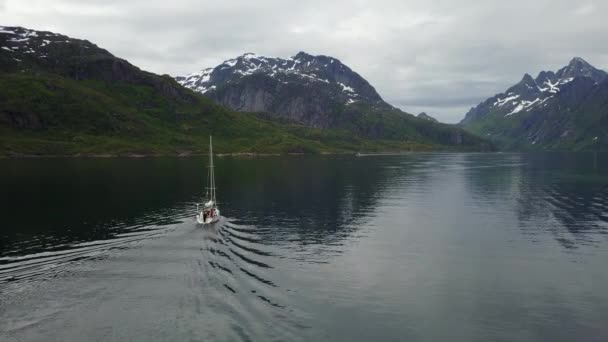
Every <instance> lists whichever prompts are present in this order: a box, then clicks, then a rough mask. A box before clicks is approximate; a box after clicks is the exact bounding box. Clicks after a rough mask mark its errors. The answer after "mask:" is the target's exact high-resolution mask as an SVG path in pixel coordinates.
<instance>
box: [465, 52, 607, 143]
mask: <svg viewBox="0 0 608 342" xmlns="http://www.w3.org/2000/svg"><path fill="white" fill-rule="evenodd" d="M607 82H608V74H607V73H606V72H604V71H602V70H599V69H597V68H595V67H593V66H592V65H591V64H589V63H587V62H586V61H585V60H583V59H582V58H580V57H575V58H573V59H572V60H571V61H570V63H569V64H568V65H566V66H565V67H563V68H561V69H559V70H558V71H557V72H553V71H542V72H540V73H539V74H538V76H537V77H536V78H532V76H530V75H529V74H525V75H524V77H523V78H522V80H521V81H520V82H519V83H517V84H516V85H514V86H512V87H510V88H509V89H507V91H505V92H504V93H500V94H497V95H495V96H493V97H491V98H489V99H487V100H485V101H484V102H482V103H480V104H479V105H477V106H476V107H474V108H471V110H469V112H468V113H467V114H466V115H465V118H464V119H463V120H462V121H461V123H460V124H461V125H463V126H465V127H467V128H468V129H470V130H472V131H474V132H475V133H478V134H480V135H483V136H487V137H494V138H496V139H499V140H505V141H507V142H508V143H509V144H515V145H526V144H528V145H537V144H538V145H545V146H546V145H547V144H557V145H560V144H562V145H563V143H564V141H566V140H568V139H573V137H574V132H577V134H578V135H577V136H578V138H577V139H580V137H581V136H582V135H586V134H587V133H584V132H582V131H581V129H579V128H580V126H581V125H583V124H584V125H587V123H588V122H587V123H585V120H583V119H582V116H584V115H587V114H588V113H590V112H593V113H596V112H597V115H594V116H593V118H590V119H589V120H595V119H596V117H598V115H599V116H601V115H604V114H605V115H606V116H607V117H608V112H606V113H604V112H603V111H605V109H603V108H596V107H597V106H596V107H594V108H595V109H590V110H588V111H587V110H586V111H585V112H584V113H581V114H580V116H579V117H578V119H577V120H574V119H573V118H575V117H576V114H577V113H579V112H580V111H581V110H582V108H585V106H587V105H590V104H591V103H594V104H598V103H602V101H606V100H608V98H603V96H604V95H601V94H603V93H602V92H601V91H599V90H600V89H603V86H604V85H605V84H606V83H607ZM600 107H601V106H600ZM598 111H599V112H598ZM567 113H570V114H567ZM589 134H592V133H589ZM595 134H596V133H593V136H592V137H591V138H590V139H591V140H590V142H589V143H592V144H595V143H596V142H597V141H598V140H599V139H600V137H599V136H597V135H595ZM597 134H600V133H597ZM600 135H601V134H600ZM596 136H597V139H595V140H593V139H594V138H595V137H596ZM585 139H587V138H585ZM569 143H572V142H569ZM557 145H556V146H557ZM560 146H561V145H560Z"/></svg>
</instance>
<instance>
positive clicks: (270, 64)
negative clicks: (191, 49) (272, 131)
mask: <svg viewBox="0 0 608 342" xmlns="http://www.w3.org/2000/svg"><path fill="white" fill-rule="evenodd" d="M336 61H337V60H336V59H335V58H332V57H327V56H312V55H308V54H306V53H303V52H300V53H298V54H297V55H295V56H293V57H289V58H278V57H267V56H261V55H257V54H254V53H245V54H244V55H242V56H239V57H237V58H233V59H228V60H226V61H224V62H222V63H221V64H219V65H218V66H216V67H215V68H207V69H203V70H201V71H198V72H195V73H192V74H189V75H186V76H178V77H176V80H177V82H178V83H180V84H181V85H183V86H185V87H188V88H190V89H192V90H194V91H197V92H200V93H203V94H204V93H207V92H209V91H210V90H213V89H217V88H218V87H220V86H222V85H224V84H227V83H233V82H237V81H238V80H240V79H242V78H244V77H248V76H251V75H257V74H263V75H266V76H268V77H271V78H273V79H276V80H277V81H279V82H280V83H282V84H289V83H292V82H297V83H300V84H310V85H314V84H317V83H325V84H329V85H332V86H333V87H338V88H336V90H338V91H341V92H342V94H343V96H344V97H343V98H344V103H345V104H351V103H354V102H355V101H356V100H360V99H361V98H362V96H361V94H360V92H359V91H358V89H357V84H356V83H349V82H350V79H351V78H349V77H336V76H335V75H339V74H340V73H353V74H354V72H352V71H351V70H350V69H349V68H348V67H346V66H345V65H343V64H342V63H339V61H338V62H337V63H336ZM357 76H358V75H357Z"/></svg>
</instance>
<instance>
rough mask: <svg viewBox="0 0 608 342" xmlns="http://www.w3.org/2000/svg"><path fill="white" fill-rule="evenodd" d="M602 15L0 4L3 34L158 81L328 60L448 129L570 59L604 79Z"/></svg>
mask: <svg viewBox="0 0 608 342" xmlns="http://www.w3.org/2000/svg"><path fill="white" fill-rule="evenodd" d="M606 15H608V1H606V0H602V1H586V0H581V1H566V0H551V1H543V0H524V1H520V0H511V1H504V0H503V1H473V0H459V1H453V0H420V1H418V0H415V1H414V0H412V1H407V0H385V1H384V0H374V1H359V0H344V1H342V0H339V1H320V0H319V1H317V0H312V1H302V0H300V1H291V0H253V1H252V0H248V1H227V0H224V1H201V0H198V1H197V0H171V1H166V0H162V1H161V0H134V1H128V0H0V25H5V26H24V27H28V28H33V29H39V30H49V31H55V32H59V33H63V34H67V35H69V36H72V37H75V38H83V39H88V40H90V41H91V42H93V43H95V44H97V45H99V46H101V47H103V48H106V49H107V50H109V51H110V52H112V53H113V54H114V55H116V56H119V57H122V58H125V59H127V60H129V61H130V62H131V63H133V64H135V65H137V66H139V67H141V68H143V69H145V70H149V71H152V72H156V73H161V74H165V73H166V74H170V75H183V74H187V73H190V72H193V71H197V70H199V69H202V68H205V67H211V66H215V65H217V64H219V63H221V62H222V61H224V60H226V59H229V58H232V57H235V56H237V55H241V54H243V53H244V52H255V53H258V54H261V55H267V56H279V57H289V56H293V55H295V54H296V53H297V52H298V51H301V50H302V51H306V52H308V53H311V54H323V55H330V56H333V57H336V58H338V59H340V60H342V61H343V62H344V63H346V64H347V65H349V66H350V67H351V68H352V69H353V70H355V71H357V72H358V73H359V74H361V75H362V76H363V77H364V78H366V79H367V80H368V81H369V82H370V83H371V84H372V85H374V86H375V87H376V89H377V90H378V92H379V93H380V95H382V96H383V97H384V99H385V100H387V101H388V102H389V103H391V104H393V105H395V106H398V107H401V108H402V109H404V110H406V111H408V112H411V113H418V112H420V111H426V112H428V113H429V114H431V115H434V116H436V117H437V118H438V119H440V120H441V121H445V122H457V121H459V120H460V119H461V118H462V117H463V115H464V113H465V112H466V111H467V110H468V109H469V108H470V107H471V106H474V105H476V104H477V103H478V102H480V101H481V100H483V99H485V98H487V97H489V96H491V95H494V94H495V93H497V92H500V91H503V90H505V89H506V88H507V87H508V86H509V85H512V84H513V83H516V82H517V81H519V79H520V78H521V77H522V75H523V74H524V73H525V72H528V73H530V74H533V75H535V74H536V73H538V72H539V71H540V70H543V69H547V70H556V69H558V68H559V67H561V66H563V65H565V64H567V63H568V61H569V60H570V59H571V58H572V57H574V56H580V57H583V58H584V59H586V60H587V61H588V62H590V63H591V64H593V65H595V66H596V67H598V68H601V69H608V44H606V42H608V24H607V23H608V21H607V20H606Z"/></svg>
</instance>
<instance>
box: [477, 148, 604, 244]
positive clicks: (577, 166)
mask: <svg viewBox="0 0 608 342" xmlns="http://www.w3.org/2000/svg"><path fill="white" fill-rule="evenodd" d="M466 158H467V159H469V160H468V161H469V162H470V163H471V164H473V165H478V167H476V168H474V169H470V170H468V171H467V172H466V173H465V178H466V180H467V184H468V185H469V187H470V189H471V191H470V193H471V196H472V197H473V198H475V199H477V200H478V201H479V203H480V205H483V206H487V207H488V208H493V207H496V206H497V205H498V206H509V205H512V206H514V212H515V213H516V214H517V219H518V221H519V226H520V228H521V230H522V231H523V232H524V234H526V235H528V236H530V238H531V239H532V240H533V241H536V240H537V239H538V237H539V235H543V234H547V233H549V234H551V235H552V236H553V237H554V238H555V240H556V241H558V242H559V243H560V244H561V245H562V246H564V247H565V248H576V247H577V246H578V245H593V244H594V243H595V242H598V240H600V239H603V237H604V236H606V234H608V178H607V177H606V176H605V175H606V174H607V171H608V160H607V159H606V158H604V159H602V158H601V156H600V157H599V158H598V155H597V154H571V153H570V154H558V153H552V154H521V155H520V154H513V155H510V154H504V155H490V156H488V155H486V156H484V155H467V156H466ZM480 158H481V159H485V161H483V162H481V161H479V160H477V159H480ZM511 162H516V163H519V165H518V166H516V167H502V168H501V167H491V166H492V165H494V166H499V165H501V164H502V165H508V163H511ZM483 164H487V166H488V167H481V166H482V165H483Z"/></svg>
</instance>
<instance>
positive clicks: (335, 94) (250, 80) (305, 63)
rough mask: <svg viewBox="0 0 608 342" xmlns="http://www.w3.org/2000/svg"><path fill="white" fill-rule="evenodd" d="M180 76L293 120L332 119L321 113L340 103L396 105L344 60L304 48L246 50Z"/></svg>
mask: <svg viewBox="0 0 608 342" xmlns="http://www.w3.org/2000/svg"><path fill="white" fill-rule="evenodd" d="M176 80H177V81H178V82H179V83H180V84H182V85H183V86H185V87H188V88H190V89H192V90H194V91H197V92H200V93H203V94H205V95H207V96H209V97H211V98H212V99H214V100H216V101H217V102H219V103H220V104H223V105H226V106H228V107H230V108H232V109H235V110H241V111H256V112H270V113H275V114H285V113H287V116H289V118H290V119H294V120H296V121H300V122H304V123H311V122H310V121H314V123H311V124H313V125H318V126H324V125H325V124H326V123H325V122H324V119H322V118H321V116H323V115H325V114H326V113H329V112H332V111H335V110H336V108H338V106H349V105H352V104H354V103H365V104H367V105H371V106H374V107H384V108H392V106H390V105H389V104H387V103H386V102H384V101H383V100H382V98H381V97H380V95H379V94H378V93H377V92H376V90H375V89H374V87H372V86H371V85H370V84H369V83H368V82H367V81H366V80H365V79H364V78H363V77H361V76H360V75H359V74H357V73H356V72H354V71H353V70H352V69H350V68H349V67H348V66H346V65H345V64H343V63H342V62H341V61H340V60H338V59H336V58H333V57H330V56H324V55H311V54H308V53H306V52H303V51H300V52H298V53H297V54H296V55H295V56H293V57H289V58H280V57H267V56H261V55H256V54H254V53H246V54H243V55H241V56H238V57H236V58H233V59H228V60H226V61H224V62H223V63H221V64H220V65H218V66H216V67H214V68H206V69H203V70H201V71H199V72H195V73H192V74H190V75H187V76H178V77H176ZM321 121H323V122H321Z"/></svg>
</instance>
